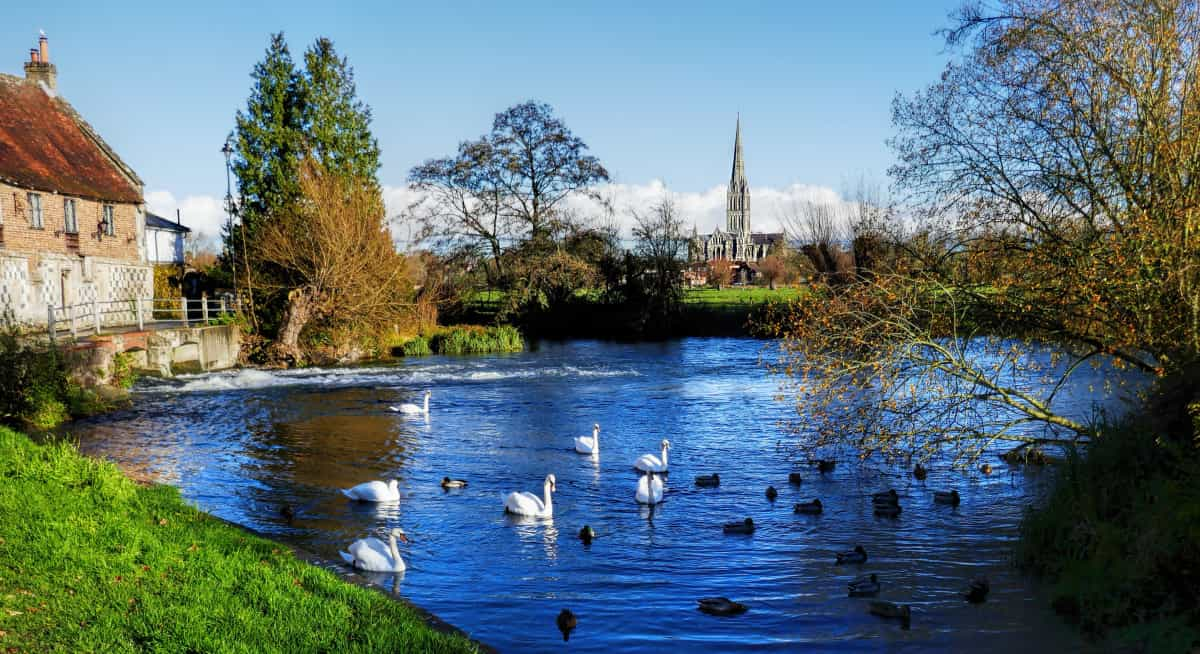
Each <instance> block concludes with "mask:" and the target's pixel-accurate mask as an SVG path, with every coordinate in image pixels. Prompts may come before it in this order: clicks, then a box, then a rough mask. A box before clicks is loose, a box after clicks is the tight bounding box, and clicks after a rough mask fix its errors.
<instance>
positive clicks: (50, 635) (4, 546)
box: [0, 427, 475, 652]
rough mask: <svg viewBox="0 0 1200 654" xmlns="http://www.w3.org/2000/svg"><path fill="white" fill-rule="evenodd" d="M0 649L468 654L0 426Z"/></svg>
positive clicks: (109, 469)
mask: <svg viewBox="0 0 1200 654" xmlns="http://www.w3.org/2000/svg"><path fill="white" fill-rule="evenodd" d="M0 478H3V483H0V515H2V516H3V518H2V519H0V650H4V651H62V652H150V651H153V652H215V651H220V652H318V651H323V652H334V651H336V652H466V651H474V649H475V648H474V646H473V645H472V644H471V643H470V642H469V641H467V640H466V639H464V638H461V637H458V636H453V635H447V634H443V633H439V632H436V631H433V630H432V629H430V628H429V627H428V626H427V625H426V624H425V623H424V622H423V621H422V620H421V619H420V617H419V616H418V615H417V614H416V613H415V612H413V610H412V609H410V608H408V607H407V606H405V605H403V604H401V603H398V602H395V601H392V600H390V599H388V598H387V597H385V596H384V595H382V594H380V593H378V592H375V591H372V590H369V589H365V588H360V587H357V586H353V585H351V584H347V583H345V582H343V581H340V580H339V579H338V578H337V576H335V575H334V574H333V573H331V572H328V571H326V570H322V569H320V568H317V567H315V566H312V565H309V564H307V563H304V562H302V561H300V560H298V559H296V558H295V557H293V556H292V555H291V554H290V552H289V551H288V550H287V549H286V548H284V547H283V546H281V545H278V544H276V543H273V542H271V541H268V540H265V539H262V538H257V537H254V536H250V535H248V534H246V533H245V532H242V531H241V530H239V529H237V528H235V527H232V526H230V525H227V524H225V523H223V522H221V521H219V520H217V519H215V518H212V517H211V516H208V515H207V514H204V513H202V512H200V511H198V510H196V509H194V508H191V507H189V506H188V505H186V504H185V503H184V502H183V501H182V500H181V499H180V497H179V494H178V492H177V491H176V490H175V489H174V488H171V487H167V486H153V487H140V486H138V485H136V484H134V483H133V482H132V481H130V480H129V479H127V478H126V477H125V476H124V475H122V474H121V472H120V471H119V470H118V469H117V468H116V467H115V466H113V465H112V464H109V463H106V462H102V461H97V460H94V459H90V458H88V457H84V456H81V455H80V454H78V452H77V451H76V450H75V449H74V448H73V447H72V446H70V445H67V444H61V443H60V444H48V445H36V444H34V443H33V442H31V441H30V440H29V439H28V438H27V437H25V436H24V435H22V434H19V433H17V432H14V431H11V430H9V429H7V428H3V427H0Z"/></svg>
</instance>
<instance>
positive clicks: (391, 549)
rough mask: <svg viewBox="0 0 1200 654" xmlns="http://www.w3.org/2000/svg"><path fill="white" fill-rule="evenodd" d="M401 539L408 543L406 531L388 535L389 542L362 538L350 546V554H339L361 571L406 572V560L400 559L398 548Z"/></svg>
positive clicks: (348, 548)
mask: <svg viewBox="0 0 1200 654" xmlns="http://www.w3.org/2000/svg"><path fill="white" fill-rule="evenodd" d="M397 538H399V539H400V540H402V541H404V542H406V543H407V542H408V537H407V536H405V535H404V530H403V529H400V528H396V529H393V530H392V531H391V533H389V534H388V542H386V543H384V542H383V541H381V540H379V539H378V538H375V537H374V536H372V537H369V538H361V539H359V540H356V541H354V542H353V543H351V544H350V547H347V548H346V549H347V550H349V551H348V552H338V554H341V555H342V559H343V560H344V561H345V562H346V563H349V564H350V565H351V566H354V567H355V568H357V569H359V570H367V571H370V572H404V567H405V566H404V559H402V558H401V557H400V550H399V549H397V548H396V539H397Z"/></svg>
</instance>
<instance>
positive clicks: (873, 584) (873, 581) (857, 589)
mask: <svg viewBox="0 0 1200 654" xmlns="http://www.w3.org/2000/svg"><path fill="white" fill-rule="evenodd" d="M846 588H847V590H849V592H850V597H874V596H876V595H878V594H879V578H878V577H876V576H875V574H874V573H871V574H869V575H865V576H862V577H859V578H858V579H855V580H854V581H851V582H850V583H848V584H846Z"/></svg>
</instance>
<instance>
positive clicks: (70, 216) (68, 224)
mask: <svg viewBox="0 0 1200 654" xmlns="http://www.w3.org/2000/svg"><path fill="white" fill-rule="evenodd" d="M63 232H64V233H67V234H78V233H79V213H78V212H77V211H76V205H75V199H74V198H63Z"/></svg>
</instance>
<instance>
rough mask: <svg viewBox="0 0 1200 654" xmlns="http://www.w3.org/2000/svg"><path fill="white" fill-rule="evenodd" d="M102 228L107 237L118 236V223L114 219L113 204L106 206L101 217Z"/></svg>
mask: <svg viewBox="0 0 1200 654" xmlns="http://www.w3.org/2000/svg"><path fill="white" fill-rule="evenodd" d="M100 226H101V230H102V231H103V232H104V235H105V236H116V235H117V222H116V221H115V220H114V219H113V206H112V205H111V204H106V205H104V210H103V213H101V215H100Z"/></svg>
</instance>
